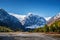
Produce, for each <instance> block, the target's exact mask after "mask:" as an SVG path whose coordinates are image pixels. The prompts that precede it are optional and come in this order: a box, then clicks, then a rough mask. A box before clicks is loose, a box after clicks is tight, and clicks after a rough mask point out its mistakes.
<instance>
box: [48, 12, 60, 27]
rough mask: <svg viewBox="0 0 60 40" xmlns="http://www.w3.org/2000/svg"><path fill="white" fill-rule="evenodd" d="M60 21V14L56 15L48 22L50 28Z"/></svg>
mask: <svg viewBox="0 0 60 40" xmlns="http://www.w3.org/2000/svg"><path fill="white" fill-rule="evenodd" d="M57 20H60V13H58V14H56V15H55V16H53V17H52V18H51V19H50V20H49V21H48V22H47V25H48V26H50V25H51V24H53V23H54V22H55V21H57Z"/></svg>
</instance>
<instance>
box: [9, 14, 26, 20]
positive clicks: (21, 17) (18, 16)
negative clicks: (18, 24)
mask: <svg viewBox="0 0 60 40" xmlns="http://www.w3.org/2000/svg"><path fill="white" fill-rule="evenodd" d="M9 14H10V15H13V16H15V17H16V18H18V19H19V20H23V19H24V18H25V17H26V15H19V14H15V13H9Z"/></svg>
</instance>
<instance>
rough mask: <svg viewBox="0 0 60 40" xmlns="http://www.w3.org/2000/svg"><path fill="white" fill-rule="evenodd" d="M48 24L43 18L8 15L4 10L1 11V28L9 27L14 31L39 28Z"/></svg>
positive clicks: (29, 15) (31, 15)
mask: <svg viewBox="0 0 60 40" xmlns="http://www.w3.org/2000/svg"><path fill="white" fill-rule="evenodd" d="M44 24H46V20H45V19H44V18H43V17H40V16H38V15H34V14H28V15H23V17H22V16H21V15H16V14H14V15H13V13H7V12H6V11H5V10H4V9H0V26H7V27H10V28H12V29H14V30H15V29H25V28H37V27H38V26H42V25H44Z"/></svg>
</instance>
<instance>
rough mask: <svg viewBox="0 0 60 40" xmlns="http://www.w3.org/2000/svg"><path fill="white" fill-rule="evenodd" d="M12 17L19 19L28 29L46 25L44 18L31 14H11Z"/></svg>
mask: <svg viewBox="0 0 60 40" xmlns="http://www.w3.org/2000/svg"><path fill="white" fill-rule="evenodd" d="M11 15H13V16H15V17H16V18H18V19H19V20H20V22H21V23H22V25H23V26H25V27H27V28H37V27H38V26H42V25H44V24H46V20H45V19H44V18H43V17H40V16H38V15H34V14H32V13H29V14H28V15H17V14H11Z"/></svg>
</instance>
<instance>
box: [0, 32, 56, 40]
mask: <svg viewBox="0 0 60 40" xmlns="http://www.w3.org/2000/svg"><path fill="white" fill-rule="evenodd" d="M0 40H57V39H54V38H52V37H49V36H47V35H45V34H42V33H30V34H26V33H25V34H23V33H17V34H8V33H0Z"/></svg>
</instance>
